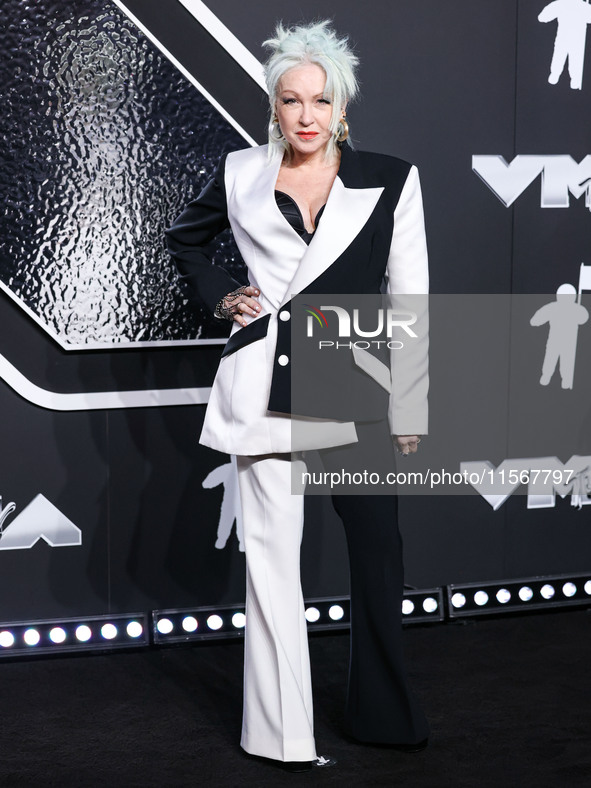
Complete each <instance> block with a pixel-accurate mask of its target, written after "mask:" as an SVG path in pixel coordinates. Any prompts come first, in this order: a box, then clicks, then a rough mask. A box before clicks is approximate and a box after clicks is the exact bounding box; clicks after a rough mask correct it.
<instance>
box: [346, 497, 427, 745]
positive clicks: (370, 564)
mask: <svg viewBox="0 0 591 788" xmlns="http://www.w3.org/2000/svg"><path fill="white" fill-rule="evenodd" d="M332 500H333V505H334V507H335V509H336V512H337V514H338V515H339V517H340V518H341V520H342V521H343V525H344V527H345V533H346V536H347V545H348V550H349V564H350V575H351V656H350V665H349V687H348V692H347V706H346V712H345V724H346V727H347V730H348V731H349V733H350V734H351V735H352V736H354V737H355V738H356V739H358V740H359V741H363V742H374V743H376V744H379V743H382V744H416V743H418V742H420V741H423V740H424V739H426V738H427V737H428V735H429V728H428V725H427V720H426V719H425V716H424V714H423V712H422V710H421V708H420V706H419V704H418V702H417V700H416V699H415V697H414V695H413V693H412V690H411V688H410V685H409V681H408V678H407V673H406V667H405V661H404V654H403V647H402V621H401V618H402V597H403V588H404V586H403V567H402V541H401V538H400V534H399V531H398V524H397V498H396V496H394V495H388V496H384V495H359V496H357V495H333V497H332Z"/></svg>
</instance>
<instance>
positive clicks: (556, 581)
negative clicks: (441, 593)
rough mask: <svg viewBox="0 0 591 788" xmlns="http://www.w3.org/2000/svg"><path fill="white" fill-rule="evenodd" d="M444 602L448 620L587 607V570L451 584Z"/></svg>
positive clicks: (590, 600)
mask: <svg viewBox="0 0 591 788" xmlns="http://www.w3.org/2000/svg"><path fill="white" fill-rule="evenodd" d="M447 603H448V610H449V617H450V618H451V619H455V618H465V617H466V616H483V615H498V614H499V613H515V612H527V611H528V610H541V609H550V608H556V607H573V606H576V605H578V606H591V573H589V574H586V575H552V576H537V577H529V578H518V579H515V580H499V581H493V582H487V583H462V584H459V583H458V584H452V585H449V586H448V587H447Z"/></svg>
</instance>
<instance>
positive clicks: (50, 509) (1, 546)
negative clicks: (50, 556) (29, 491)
mask: <svg viewBox="0 0 591 788" xmlns="http://www.w3.org/2000/svg"><path fill="white" fill-rule="evenodd" d="M15 509H16V505H15V503H14V502H12V501H11V502H10V503H9V504H7V505H6V506H5V507H2V498H1V497H0V550H27V549H29V548H30V547H33V545H34V544H36V543H37V542H38V541H39V540H40V539H43V540H44V541H45V542H47V544H48V545H49V546H50V547H78V546H79V545H81V544H82V531H81V530H80V529H79V528H78V527H77V526H76V525H74V523H73V522H71V520H68V518H67V517H66V516H65V515H64V514H62V513H61V512H60V510H59V509H57V508H56V507H55V506H54V505H53V504H52V503H51V502H50V501H48V500H47V498H45V496H44V495H41V494H39V495H36V496H35V498H33V500H32V501H31V503H30V504H29V505H28V506H25V508H24V509H23V510H22V512H21V513H20V514H19V515H17V516H16V517H15V518H14V520H12V521H11V522H10V523H8V525H7V524H6V520H7V518H8V517H9V516H10V515H11V514H12V513H13V512H14V511H15Z"/></svg>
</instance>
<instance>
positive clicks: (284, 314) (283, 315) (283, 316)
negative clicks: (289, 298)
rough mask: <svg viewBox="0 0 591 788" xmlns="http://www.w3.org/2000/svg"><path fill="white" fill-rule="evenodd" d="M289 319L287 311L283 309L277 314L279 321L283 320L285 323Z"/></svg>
mask: <svg viewBox="0 0 591 788" xmlns="http://www.w3.org/2000/svg"><path fill="white" fill-rule="evenodd" d="M290 317H291V315H290V314H289V312H288V311H287V309H284V310H283V312H279V320H283V321H284V322H287V321H288V320H289V318H290Z"/></svg>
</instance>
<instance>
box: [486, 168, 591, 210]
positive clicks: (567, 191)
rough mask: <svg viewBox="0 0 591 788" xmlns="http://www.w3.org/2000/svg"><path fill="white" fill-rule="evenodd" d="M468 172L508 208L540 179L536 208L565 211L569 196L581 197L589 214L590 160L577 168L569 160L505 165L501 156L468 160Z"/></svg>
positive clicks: (590, 198)
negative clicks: (561, 209)
mask: <svg viewBox="0 0 591 788" xmlns="http://www.w3.org/2000/svg"><path fill="white" fill-rule="evenodd" d="M472 170H473V171H474V172H475V173H476V174H477V175H478V176H479V177H480V178H482V180H483V181H484V183H486V185H487V186H488V188H489V189H490V190H491V191H492V192H493V194H495V195H496V196H497V197H498V198H499V200H500V201H501V202H502V203H503V205H504V206H505V207H506V208H508V207H509V206H510V205H512V204H513V203H514V202H515V200H516V199H517V198H518V197H519V196H521V195H522V194H523V192H524V191H525V190H526V189H527V187H528V186H529V185H530V184H531V183H533V182H534V181H535V179H536V178H537V177H538V176H540V175H541V176H542V180H541V194H540V206H541V207H542V208H568V207H569V205H570V195H571V194H572V196H573V197H575V198H576V199H579V197H581V196H582V195H583V194H584V195H585V207H586V208H588V209H589V210H590V211H591V156H585V158H584V159H583V160H582V161H581V162H579V163H578V164H577V162H576V161H575V160H574V159H573V157H572V156H563V155H558V156H529V155H527V156H521V155H520V156H516V157H515V158H514V159H513V161H512V162H510V163H508V162H507V160H506V159H505V158H504V156H472Z"/></svg>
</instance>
